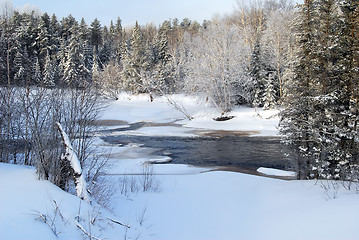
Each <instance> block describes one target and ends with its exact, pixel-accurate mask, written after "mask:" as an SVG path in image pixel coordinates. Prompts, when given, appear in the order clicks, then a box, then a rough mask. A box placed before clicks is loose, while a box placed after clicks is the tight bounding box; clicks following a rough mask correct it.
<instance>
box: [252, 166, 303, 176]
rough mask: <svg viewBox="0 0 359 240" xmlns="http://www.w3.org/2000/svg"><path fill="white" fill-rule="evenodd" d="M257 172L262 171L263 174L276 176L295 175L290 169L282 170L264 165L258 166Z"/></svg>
mask: <svg viewBox="0 0 359 240" xmlns="http://www.w3.org/2000/svg"><path fill="white" fill-rule="evenodd" d="M257 172H260V173H263V174H265V175H269V176H278V177H295V176H296V173H295V172H292V171H284V170H279V169H274V168H265V167H260V168H258V169H257Z"/></svg>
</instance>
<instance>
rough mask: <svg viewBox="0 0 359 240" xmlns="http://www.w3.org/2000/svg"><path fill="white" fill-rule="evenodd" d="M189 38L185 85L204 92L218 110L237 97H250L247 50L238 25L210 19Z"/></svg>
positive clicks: (223, 108) (231, 103) (223, 111)
mask: <svg viewBox="0 0 359 240" xmlns="http://www.w3.org/2000/svg"><path fill="white" fill-rule="evenodd" d="M191 41H192V42H191V43H190V44H191V45H190V46H191V49H190V51H191V53H190V55H191V57H190V61H189V63H188V68H187V72H186V75H187V79H186V85H187V86H186V87H187V89H188V90H189V91H196V92H201V93H205V94H206V96H207V97H208V98H209V100H211V102H212V103H213V104H214V105H215V106H216V107H217V108H218V109H219V110H220V111H221V114H225V113H227V112H229V111H231V109H232V105H233V104H234V103H236V102H237V101H238V100H240V99H245V100H249V98H250V93H249V88H250V84H251V81H250V77H249V74H248V67H249V66H248V62H247V59H248V57H249V52H250V51H249V47H248V45H247V44H246V43H245V42H244V39H243V38H242V37H241V34H240V33H239V32H238V28H236V27H235V26H233V25H228V24H226V23H224V22H217V23H212V24H211V26H209V27H208V29H207V30H206V31H203V33H202V34H201V35H200V36H197V37H194V38H193V39H192V40H191Z"/></svg>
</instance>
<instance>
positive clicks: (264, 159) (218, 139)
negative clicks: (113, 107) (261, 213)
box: [102, 122, 294, 170]
mask: <svg viewBox="0 0 359 240" xmlns="http://www.w3.org/2000/svg"><path fill="white" fill-rule="evenodd" d="M145 124H146V123H142V122H141V123H134V124H131V125H130V126H129V127H125V128H119V129H115V130H106V131H104V132H103V133H105V134H104V136H103V137H102V138H103V140H104V141H105V142H107V143H109V144H116V145H118V144H120V145H124V146H125V145H128V144H139V145H141V146H143V147H146V148H151V149H153V152H152V154H154V155H163V156H169V157H171V158H172V162H171V163H178V164H189V165H194V166H201V167H208V166H216V167H223V168H232V169H233V168H244V169H249V170H256V169H258V168H259V167H267V168H276V169H281V170H292V169H293V167H294V166H293V163H292V162H291V161H290V160H289V159H288V157H286V156H285V152H286V151H287V149H285V146H283V145H282V144H281V143H280V138H278V137H258V136H233V135H226V134H222V135H220V136H218V135H216V136H215V137H213V136H205V137H204V136H198V137H173V136H170V137H168V136H138V135H133V134H126V131H130V130H136V129H139V128H141V127H144V125H145ZM118 131H121V132H122V133H121V134H118V135H116V134H114V133H115V132H118ZM106 132H108V133H109V134H106Z"/></svg>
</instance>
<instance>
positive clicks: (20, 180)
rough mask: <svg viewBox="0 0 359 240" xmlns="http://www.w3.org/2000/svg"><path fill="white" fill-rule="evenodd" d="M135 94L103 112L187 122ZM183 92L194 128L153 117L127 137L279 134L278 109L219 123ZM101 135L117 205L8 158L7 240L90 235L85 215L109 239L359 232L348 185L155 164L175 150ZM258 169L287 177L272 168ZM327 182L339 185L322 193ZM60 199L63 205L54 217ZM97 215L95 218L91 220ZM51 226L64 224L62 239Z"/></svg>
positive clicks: (3, 228)
mask: <svg viewBox="0 0 359 240" xmlns="http://www.w3.org/2000/svg"><path fill="white" fill-rule="evenodd" d="M129 97H130V96H128V95H124V94H123V95H121V96H120V100H118V101H114V102H112V103H111V105H110V107H109V108H108V109H107V110H106V111H105V113H104V115H103V117H102V119H104V120H124V121H127V122H126V123H124V122H118V123H119V124H120V125H121V124H126V126H125V127H128V126H130V125H131V124H132V123H136V122H139V121H144V122H152V123H171V122H174V121H176V120H178V119H180V118H182V119H183V116H182V115H181V113H179V112H178V111H176V110H175V109H174V108H173V107H172V106H171V105H168V104H167V101H166V99H165V98H156V99H155V101H154V102H150V101H149V98H148V96H134V97H133V96H131V100H129V99H128V98H129ZM176 97H177V98H178V99H179V100H181V101H183V102H184V103H186V105H185V106H186V108H187V111H188V112H189V113H191V115H193V116H194V117H195V119H194V120H193V121H188V120H181V121H180V123H181V124H184V125H185V126H186V127H183V126H181V125H178V126H176V125H174V126H169V125H168V124H163V125H161V124H157V125H156V124H155V126H150V125H148V126H145V127H142V128H139V129H136V130H132V131H126V132H125V133H121V134H128V133H130V134H143V135H149V136H153V135H166V136H171V135H176V136H177V135H178V134H193V133H191V132H190V131H192V130H198V129H204V130H206V129H217V130H229V131H238V130H243V131H261V133H262V134H268V135H271V134H274V133H275V131H276V130H275V129H276V125H277V123H278V118H277V117H274V118H270V119H266V118H267V117H270V116H273V114H275V113H276V112H275V111H274V112H272V111H259V113H260V114H261V115H260V116H258V115H256V111H255V110H254V109H249V108H239V109H238V111H237V110H234V112H233V114H234V115H235V114H237V115H236V116H237V117H236V118H234V119H232V120H229V121H226V122H215V121H213V119H212V118H213V117H214V116H218V115H217V114H218V112H216V110H215V109H213V108H211V107H209V106H207V105H206V104H201V103H200V102H196V101H197V100H196V101H193V99H192V98H187V97H184V96H182V97H180V96H176ZM236 111H237V112H236ZM240 122H241V123H240ZM177 123H178V122H177ZM191 124H193V125H191ZM119 127H123V125H122V126H119ZM111 128H113V126H111ZM118 133H120V132H118ZM101 134H107V133H101ZM101 134H99V135H100V136H101ZM116 134H117V133H116ZM100 136H98V137H96V138H95V139H94V140H95V141H94V144H95V145H96V146H97V147H98V150H101V151H102V153H103V152H105V153H106V155H108V156H109V157H110V159H109V164H108V165H107V167H106V168H107V175H104V176H102V179H104V180H106V181H107V184H106V185H104V187H105V188H106V187H107V188H109V190H110V192H114V193H113V195H111V198H110V203H109V205H110V207H111V210H112V211H111V213H109V211H107V210H105V209H99V208H97V207H94V206H90V205H88V204H86V203H85V202H83V201H81V200H80V199H78V198H77V197H75V196H72V195H70V194H68V193H65V192H63V191H61V190H60V189H59V188H57V187H56V186H54V185H52V184H51V183H49V182H47V181H41V180H37V176H36V173H35V169H33V168H27V167H21V166H13V165H7V164H0V194H1V197H0V240H2V239H4V240H7V239H13V240H23V239H26V240H27V239H30V240H31V239H44V240H45V239H46V240H47V239H61V240H62V239H69V240H70V239H71V240H72V239H88V238H89V237H86V236H85V235H84V233H83V232H82V231H81V229H80V228H79V227H77V221H79V222H80V223H81V225H82V226H83V227H84V228H85V229H87V230H88V231H91V234H92V235H93V236H95V237H97V238H99V239H109V240H115V239H145V240H152V239H153V240H161V239H163V240H168V239H171V240H176V239H178V240H183V239H186V240H218V239H226V240H231V239H233V240H238V239H244V240H287V239H290V240H302V239H309V240H342V239H345V240H356V239H359V229H358V227H357V223H358V221H359V214H358V213H359V195H358V194H355V193H354V192H353V191H346V190H344V189H343V188H342V186H341V185H337V186H336V185H334V186H333V185H330V183H326V182H324V183H323V184H322V183H321V182H315V181H284V180H279V179H271V178H265V177H259V176H253V175H246V174H242V173H235V172H228V171H226V172H224V171H208V169H206V168H197V167H191V166H187V165H177V164H160V165H151V166H150V167H149V168H147V167H148V166H149V165H147V164H146V162H148V161H155V160H160V161H161V160H168V156H153V155H150V152H151V151H152V149H148V148H144V147H141V146H140V145H139V144H129V145H126V144H122V143H118V145H116V144H112V145H111V144H108V143H106V142H104V141H103V140H101V138H100ZM94 149H96V148H94ZM99 154H101V153H99ZM259 172H262V173H264V174H269V175H288V174H289V173H288V172H282V171H277V170H273V169H264V168H262V169H259ZM144 174H147V175H144ZM144 180H146V181H147V182H148V181H150V182H153V183H154V184H155V186H154V190H153V191H142V190H141V184H142V183H143V181H144ZM322 185H324V186H325V187H327V188H328V187H331V188H330V189H327V190H324V189H323V187H322ZM333 187H335V189H333ZM131 188H133V190H131ZM54 201H55V202H56V204H55V202H54ZM80 203H81V204H80ZM56 205H58V207H59V209H60V210H59V211H58V212H57V214H54V211H55V209H56ZM79 209H80V214H79ZM39 213H40V214H44V215H47V216H49V217H50V218H48V220H50V222H48V223H49V224H50V226H49V225H48V224H46V223H45V222H44V221H43V220H42V221H41V218H40V219H39ZM60 213H61V216H60ZM54 216H56V219H55V221H54V222H55V225H52V224H51V221H52V220H51V219H53V218H54ZM78 216H80V217H78ZM109 216H110V217H113V218H114V219H116V220H119V221H120V222H122V223H124V224H126V225H129V226H131V228H129V229H128V228H126V227H123V226H118V224H115V223H113V222H111V221H109V220H108V217H109ZM93 217H96V221H95V224H91V223H90V220H91V219H93ZM51 226H53V228H54V227H55V226H56V232H57V233H59V234H58V238H57V237H56V236H55V234H54V233H53V232H52V228H51Z"/></svg>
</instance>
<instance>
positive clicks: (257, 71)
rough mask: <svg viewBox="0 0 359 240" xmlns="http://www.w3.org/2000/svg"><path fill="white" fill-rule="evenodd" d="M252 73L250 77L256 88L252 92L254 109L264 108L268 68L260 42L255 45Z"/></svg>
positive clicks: (252, 57) (251, 66)
mask: <svg viewBox="0 0 359 240" xmlns="http://www.w3.org/2000/svg"><path fill="white" fill-rule="evenodd" d="M250 68H251V71H250V76H251V78H252V80H253V83H254V88H253V90H252V94H251V95H252V105H253V106H254V107H263V105H264V91H265V87H266V84H265V77H266V76H265V74H266V69H265V68H266V67H265V64H264V62H263V57H262V54H261V48H260V42H259V40H257V42H256V44H255V45H254V48H253V52H252V56H251V65H250Z"/></svg>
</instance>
